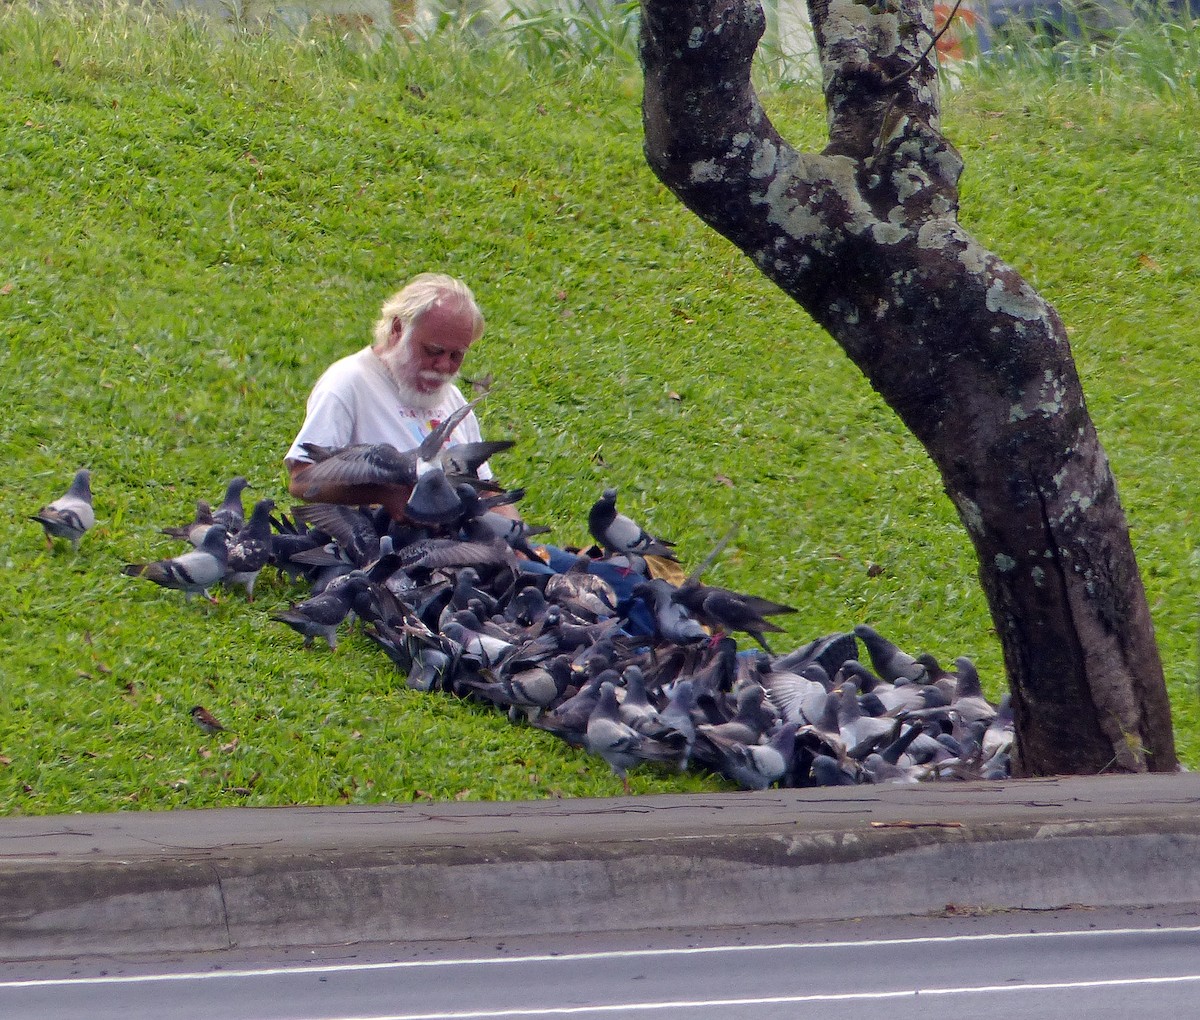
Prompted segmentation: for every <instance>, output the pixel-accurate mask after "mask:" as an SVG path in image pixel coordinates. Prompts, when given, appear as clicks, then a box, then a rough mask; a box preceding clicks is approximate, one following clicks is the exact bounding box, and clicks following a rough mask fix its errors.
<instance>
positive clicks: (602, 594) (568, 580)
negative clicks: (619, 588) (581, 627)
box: [544, 553, 620, 620]
mask: <svg viewBox="0 0 1200 1020" xmlns="http://www.w3.org/2000/svg"><path fill="white" fill-rule="evenodd" d="M591 562H592V561H591V558H590V557H588V556H586V555H584V554H582V553H581V554H580V555H579V556H577V557H576V558H575V562H574V563H572V564H571V566H570V567H568V568H567V569H566V570H565V571H564V572H563V573H561V574H551V575H550V576H549V577H548V578H546V588H545V592H544V594H545V596H546V598H547V599H549V600H550V601H551V602H556V603H557V604H558V605H560V606H563V607H564V608H565V609H569V610H570V611H571V612H572V613H574V614H575V615H576V616H591V617H592V618H593V619H597V620H599V619H601V618H603V617H610V616H612V615H614V614H615V613H616V611H617V603H618V602H619V601H620V600H619V599H618V597H617V593H616V591H615V590H614V588H613V586H612V585H611V584H609V583H608V582H607V581H606V580H604V578H602V577H599V576H598V575H596V574H593V573H591V572H590V571H589V570H588V566H589V565H590V564H591Z"/></svg>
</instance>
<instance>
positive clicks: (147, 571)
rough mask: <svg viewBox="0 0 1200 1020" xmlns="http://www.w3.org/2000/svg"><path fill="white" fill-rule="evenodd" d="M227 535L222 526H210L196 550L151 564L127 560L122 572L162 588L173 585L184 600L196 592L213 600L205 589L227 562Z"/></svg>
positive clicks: (221, 572)
mask: <svg viewBox="0 0 1200 1020" xmlns="http://www.w3.org/2000/svg"><path fill="white" fill-rule="evenodd" d="M227 535H228V532H227V531H226V530H225V528H224V527H223V526H222V525H220V524H216V525H213V527H212V528H211V529H210V530H209V532H208V534H207V535H205V536H204V541H203V542H202V543H201V544H200V547H199V548H198V549H192V550H191V551H189V552H185V553H183V554H182V555H180V556H172V557H170V558H168V559H163V560H156V561H154V562H153V563H127V564H125V566H124V567H122V568H121V573H122V574H125V575H127V576H128V577H144V578H146V579H147V580H148V581H153V582H154V583H155V584H157V585H161V586H162V587H163V588H175V589H177V590H179V591H182V592H183V595H184V598H185V599H190V598H191V597H192V596H193V595H197V594H199V595H203V596H204V597H205V598H206V599H208V600H209V601H210V602H216V601H217V600H216V599H215V598H213V597H212V595H210V594H209V592H208V589H209V588H211V587H212V586H213V585H214V584H216V583H217V582H218V581H220V580H221V579H222V578H223V577H224V576H225V572H226V569H227V567H228V563H229V553H228V550H227V549H226V546H225V539H226V537H227Z"/></svg>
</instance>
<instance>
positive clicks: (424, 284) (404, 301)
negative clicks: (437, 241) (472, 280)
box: [375, 273, 484, 348]
mask: <svg viewBox="0 0 1200 1020" xmlns="http://www.w3.org/2000/svg"><path fill="white" fill-rule="evenodd" d="M443 301H445V302H447V303H451V302H453V303H454V304H456V305H458V306H459V307H460V308H463V309H465V310H466V311H468V312H469V313H470V315H471V317H472V318H473V319H474V328H473V330H472V337H471V339H472V340H473V341H474V340H478V339H479V338H480V336H482V335H483V327H484V320H483V313H482V312H481V311H480V310H479V305H478V304H476V303H475V295H474V294H472V293H471V288H470V287H468V286H467V285H466V284H465V283H463V282H462V280H458V279H455V278H454V277H453V276H449V275H447V274H446V273H420V274H418V275H417V276H414V277H413V278H412V279H411V280H409V282H408V283H406V284H405V285H404V287H403V288H401V289H400V290H398V291H396V293H395V294H393V295H392V296H391V297H390V298H388V299H387V300H386V301H385V302H384V303H383V307H382V308H381V309H380V317H379V321H378V322H376V323H375V346H376V348H383V347H386V346H387V342H388V338H389V337H390V336H391V333H392V323H393V322H394V321H395V320H396V319H399V320H400V325H401V326H402V327H403V329H404V331H405V332H410V327H411V326H412V324H413V323H414V322H416V321H417V320H418V319H419V318H420V317H421V316H422V315H424V314H425V313H426V312H427V311H429V309H430V308H432V307H433V306H434V305H437V304H440V303H441V302H443Z"/></svg>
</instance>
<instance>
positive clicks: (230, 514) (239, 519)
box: [213, 475, 250, 534]
mask: <svg viewBox="0 0 1200 1020" xmlns="http://www.w3.org/2000/svg"><path fill="white" fill-rule="evenodd" d="M249 484H250V483H249V482H248V481H246V479H245V478H243V477H242V476H241V475H238V476H237V477H236V478H232V479H230V481H229V484H228V485H227V486H225V497H224V498H223V499H222V500H221V505H220V506H218V507H217V508H216V509H215V510H214V511H213V522H214V523H216V524H223V525H224V526H225V530H226V531H228V532H230V533H231V534H232V533H233V532H236V531H237V530H238V529H239V528H240V527H241V526H242V525H243V524H245V523H246V512H245V510H244V509H243V508H242V492H243V490H245V489H246V487H247V486H248V485H249Z"/></svg>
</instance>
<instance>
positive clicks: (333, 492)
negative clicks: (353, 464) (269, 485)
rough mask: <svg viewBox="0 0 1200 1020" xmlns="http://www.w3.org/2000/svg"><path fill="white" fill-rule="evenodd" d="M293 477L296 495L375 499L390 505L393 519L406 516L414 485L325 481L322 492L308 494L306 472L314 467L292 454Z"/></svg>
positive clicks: (355, 501)
mask: <svg viewBox="0 0 1200 1020" xmlns="http://www.w3.org/2000/svg"><path fill="white" fill-rule="evenodd" d="M284 465H285V466H286V467H287V470H288V476H289V478H290V481H289V483H288V492H290V493H291V494H292V495H293V496H295V497H296V499H303V500H310V501H314V502H320V503H341V504H344V505H346V506H369V505H372V504H375V503H378V504H380V505H381V506H383V507H385V508H386V509H387V512H388V514H389V515H390V516H391V517H392V519H393V520H399V519H400V518H401V517H403V516H404V507H405V506H406V505H407V503H408V498H409V496H411V495H412V489H411V488H410V487H409V486H407V485H323V486H321V490H320V492H319V493H314V494H313V495H312V496H309V495H307V493H308V491H309V486H308V485H306V484H305V481H304V474H305V472H306V471H307V470H308V469H309V468H310V467H312V464H311V463H310V462H309V461H304V460H295V459H292V458H288V459H287V460H285V461H284Z"/></svg>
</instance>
